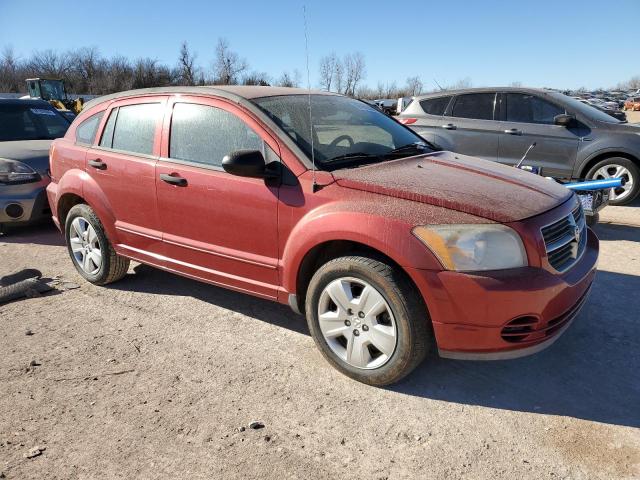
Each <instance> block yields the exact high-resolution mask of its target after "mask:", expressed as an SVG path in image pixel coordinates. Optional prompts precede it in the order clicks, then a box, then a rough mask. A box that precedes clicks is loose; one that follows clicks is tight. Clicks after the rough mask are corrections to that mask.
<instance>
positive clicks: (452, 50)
mask: <svg viewBox="0 0 640 480" xmlns="http://www.w3.org/2000/svg"><path fill="white" fill-rule="evenodd" d="M303 3H305V2H301V1H276V0H271V1H253V0H252V1H249V0H239V1H233V2H230V1H225V2H216V1H209V2H207V1H193V2H190V1H188V0H182V1H175V0H156V1H153V2H151V1H144V0H140V1H136V0H128V1H122V0H111V1H107V2H96V1H93V2H92V1H89V0H83V1H79V0H48V1H43V0H0V48H2V47H3V46H5V45H7V44H10V45H12V46H13V48H14V50H15V52H16V53H18V54H19V55H21V56H28V55H29V54H31V53H32V52H33V51H34V50H40V49H47V48H51V49H54V50H66V49H70V48H76V47H81V46H96V47H97V48H98V49H99V51H100V52H101V53H102V54H103V55H106V56H111V55H113V54H122V55H125V56H127V57H129V58H136V57H141V56H149V57H153V58H157V59H158V60H160V61H162V62H163V63H166V64H169V65H174V64H175V62H176V58H177V55H178V50H179V47H180V42H182V41H183V40H186V41H187V42H188V43H189V45H190V47H191V48H192V49H193V50H194V51H195V52H196V53H197V54H198V62H199V63H200V64H201V65H202V66H204V67H207V68H210V67H211V64H212V58H213V52H214V49H215V44H216V42H217V38H218V37H225V38H226V39H227V40H228V41H229V43H230V45H231V47H232V48H233V49H234V50H235V51H237V52H238V53H239V54H240V55H241V56H242V57H244V58H245V59H246V60H247V61H248V62H249V64H250V66H251V68H252V69H254V70H257V71H265V72H267V73H269V74H270V75H271V76H273V77H277V76H279V75H280V74H281V73H282V72H283V71H284V70H288V71H292V70H294V69H298V70H299V71H300V72H301V73H303V74H305V75H306V73H305V72H306V70H305V54H304V31H303V19H302V5H303ZM306 5H307V13H308V25H309V35H310V39H309V42H310V57H311V59H310V62H311V64H310V65H311V77H312V83H314V84H315V82H316V80H317V72H318V61H319V58H320V57H321V56H322V55H325V54H328V53H330V52H332V51H335V52H336V53H337V54H338V55H344V54H346V53H349V52H354V51H360V52H362V53H363V54H364V56H365V59H366V65H367V76H366V79H365V83H367V84H369V85H370V86H372V87H374V86H375V85H376V84H377V83H378V82H379V81H381V82H391V81H393V80H396V81H397V83H398V84H399V85H401V84H403V83H404V81H405V79H406V78H407V77H408V76H413V75H418V76H420V77H421V78H422V80H423V82H424V84H425V86H426V87H427V88H430V87H434V80H433V79H434V78H435V79H437V81H438V82H439V83H440V84H442V85H445V84H452V83H455V82H456V81H457V80H459V79H462V78H466V77H469V78H470V79H471V80H472V82H473V85H474V86H486V85H506V84H509V83H511V82H515V81H519V82H522V84H523V85H527V86H550V87H558V88H577V87H581V86H585V87H587V88H595V87H600V86H602V87H608V86H613V85H615V84H616V83H618V82H619V81H623V80H628V79H629V78H630V77H632V76H634V75H640V56H639V52H640V35H639V32H640V24H639V23H638V22H639V21H640V0H608V1H606V2H604V1H591V0H583V1H562V0H555V1H547V0H537V1H534V0H531V1H517V0H515V1H510V2H509V1H504V2H501V1H492V0H486V1H477V2H476V1H468V2H460V1H456V2H454V1H449V2H446V1H442V0H439V1H421V2H416V1H413V2H389V1H374V0H371V1H347V0H342V1H332V0H323V1H311V0H308V1H306Z"/></svg>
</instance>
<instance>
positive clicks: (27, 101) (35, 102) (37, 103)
mask: <svg viewBox="0 0 640 480" xmlns="http://www.w3.org/2000/svg"><path fill="white" fill-rule="evenodd" d="M0 104H2V105H27V106H29V105H31V106H32V107H49V108H51V109H53V106H51V104H50V103H49V102H47V101H45V100H41V99H39V98H24V99H23V98H0Z"/></svg>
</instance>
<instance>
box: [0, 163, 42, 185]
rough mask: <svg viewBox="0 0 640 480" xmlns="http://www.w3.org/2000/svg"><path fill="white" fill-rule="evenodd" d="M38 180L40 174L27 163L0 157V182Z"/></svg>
mask: <svg viewBox="0 0 640 480" xmlns="http://www.w3.org/2000/svg"><path fill="white" fill-rule="evenodd" d="M38 180H40V175H39V174H38V172H36V171H35V170H34V169H33V168H31V167H30V166H29V165H26V164H24V163H22V162H18V161H17V160H8V159H6V158H0V183H5V184H6V183H29V182H37V181H38Z"/></svg>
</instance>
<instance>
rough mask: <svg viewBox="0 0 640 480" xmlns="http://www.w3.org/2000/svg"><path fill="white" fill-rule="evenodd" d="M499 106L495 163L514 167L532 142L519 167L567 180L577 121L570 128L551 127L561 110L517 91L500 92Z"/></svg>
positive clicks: (577, 139)
mask: <svg viewBox="0 0 640 480" xmlns="http://www.w3.org/2000/svg"><path fill="white" fill-rule="evenodd" d="M500 104H501V108H500V109H501V117H502V119H504V122H502V124H503V132H502V134H501V135H500V146H499V154H498V157H499V158H498V161H499V162H501V163H504V164H507V165H515V164H517V163H518V162H519V161H520V159H521V158H522V156H523V155H524V153H525V151H526V150H527V148H529V146H530V145H531V144H532V143H533V142H535V143H536V146H535V147H534V148H533V149H532V150H530V151H529V153H528V154H527V158H526V159H525V161H524V163H523V165H532V166H535V167H539V168H540V169H541V172H540V173H541V174H542V175H545V176H552V177H566V178H570V177H571V173H572V172H573V167H574V163H575V160H576V155H577V152H578V146H579V144H580V138H581V130H580V127H579V126H578V124H577V122H576V124H575V125H574V126H571V127H564V126H561V125H555V123H554V118H555V116H556V115H560V114H563V113H565V109H564V107H562V106H560V105H556V104H555V103H552V102H550V101H548V100H546V99H544V98H541V97H539V96H537V95H534V94H531V93H519V92H508V93H503V94H502V95H501V100H500Z"/></svg>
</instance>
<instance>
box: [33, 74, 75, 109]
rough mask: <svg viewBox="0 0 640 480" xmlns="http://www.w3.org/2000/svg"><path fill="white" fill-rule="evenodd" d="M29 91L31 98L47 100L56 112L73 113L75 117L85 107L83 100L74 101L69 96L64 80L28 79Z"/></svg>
mask: <svg viewBox="0 0 640 480" xmlns="http://www.w3.org/2000/svg"><path fill="white" fill-rule="evenodd" d="M27 91H28V92H29V96H30V97H31V98H41V99H42V100H46V101H47V102H49V103H50V104H51V105H53V107H54V108H55V109H56V110H60V111H61V112H66V111H71V112H73V113H74V114H75V115H77V114H78V113H80V111H81V110H82V107H83V106H84V101H83V99H82V98H76V99H72V98H69V96H68V95H67V90H66V89H65V87H64V80H60V79H55V78H28V79H27Z"/></svg>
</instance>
